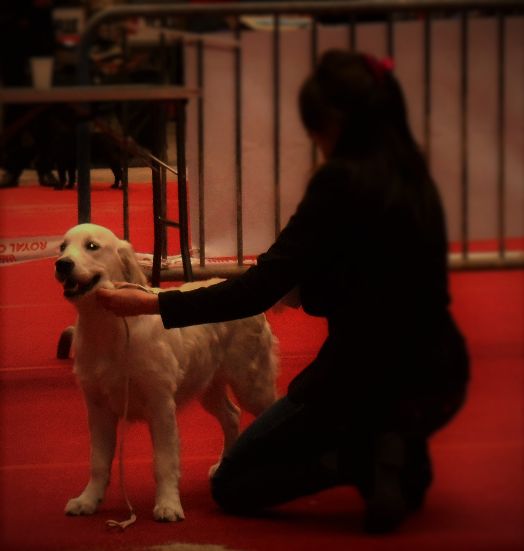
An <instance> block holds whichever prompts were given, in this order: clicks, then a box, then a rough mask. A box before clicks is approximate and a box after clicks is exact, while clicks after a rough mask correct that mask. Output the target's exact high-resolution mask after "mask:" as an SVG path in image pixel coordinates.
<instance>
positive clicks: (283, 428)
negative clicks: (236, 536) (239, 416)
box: [211, 397, 346, 513]
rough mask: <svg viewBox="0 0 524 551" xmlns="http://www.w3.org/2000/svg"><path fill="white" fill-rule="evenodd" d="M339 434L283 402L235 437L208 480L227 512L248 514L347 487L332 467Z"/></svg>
mask: <svg viewBox="0 0 524 551" xmlns="http://www.w3.org/2000/svg"><path fill="white" fill-rule="evenodd" d="M339 440H340V437H339V429H338V428H337V427H326V425H325V423H320V422H319V420H318V419H317V418H316V416H314V415H313V414H312V412H311V411H309V410H308V408H306V407H305V406H304V405H302V404H295V403H293V402H292V401H291V400H289V398H287V397H284V398H281V399H280V400H279V401H277V402H276V403H275V404H274V405H273V406H272V407H270V408H269V409H268V410H267V411H266V412H264V413H263V414H262V415H261V416H259V417H258V418H257V419H255V421H253V423H252V424H251V425H250V426H249V427H248V428H247V429H246V430H245V431H244V432H243V433H242V434H241V435H240V438H239V439H238V441H237V442H236V444H235V446H234V447H233V449H232V450H231V452H230V453H229V454H228V455H227V456H226V457H224V458H223V460H222V462H221V464H220V467H219V468H218V470H217V471H216V473H215V475H214V476H213V478H212V480H211V490H212V494H213V497H214V499H215V501H216V502H217V503H218V504H219V505H220V506H221V507H222V508H223V509H224V510H226V511H229V512H232V513H248V512H252V511H255V510H259V509H263V508H266V507H270V506H272V505H277V504H279V503H284V502H287V501H290V500H291V499H294V498H297V497H301V496H304V495H309V494H313V493H316V492H318V491H320V490H323V489H327V488H330V487H332V486H335V485H338V484H341V483H346V481H345V480H343V478H342V476H341V473H340V472H339V468H338V464H337V447H338V445H339Z"/></svg>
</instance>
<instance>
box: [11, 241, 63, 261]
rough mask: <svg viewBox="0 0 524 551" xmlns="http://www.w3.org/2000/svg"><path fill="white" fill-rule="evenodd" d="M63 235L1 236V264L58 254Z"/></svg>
mask: <svg viewBox="0 0 524 551" xmlns="http://www.w3.org/2000/svg"><path fill="white" fill-rule="evenodd" d="M62 239H63V237H62V236H59V235H52V236H30V237H0V266H8V265H10V264H18V263H20V262H29V261H30V260H40V259H42V258H51V257H53V256H57V254H58V247H59V245H60V243H61V242H62Z"/></svg>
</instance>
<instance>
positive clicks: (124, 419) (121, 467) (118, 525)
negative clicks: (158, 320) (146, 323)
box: [106, 318, 137, 531]
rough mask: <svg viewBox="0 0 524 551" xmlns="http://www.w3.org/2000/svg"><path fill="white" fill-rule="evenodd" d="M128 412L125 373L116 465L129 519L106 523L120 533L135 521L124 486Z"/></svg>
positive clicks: (127, 343) (127, 331)
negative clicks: (120, 431)
mask: <svg viewBox="0 0 524 551" xmlns="http://www.w3.org/2000/svg"><path fill="white" fill-rule="evenodd" d="M123 321H124V325H125V328H126V346H129V338H130V335H129V325H128V324H127V320H126V319H125V318H123ZM128 410H129V373H126V380H125V385H124V412H123V415H122V434H121V435H120V442H119V446H118V448H119V449H118V463H119V465H118V467H119V473H120V491H121V492H122V495H123V496H124V500H125V502H126V505H127V508H128V509H129V518H128V519H127V520H123V521H122V522H119V521H117V520H107V521H106V526H108V527H109V528H118V529H120V530H121V531H124V530H125V529H126V528H127V527H128V526H130V525H131V524H134V523H135V522H136V519H137V516H136V514H135V511H134V509H133V506H132V505H131V502H130V501H129V496H128V495H127V490H126V484H125V469H124V443H125V437H126V434H127V426H128V423H127V415H128Z"/></svg>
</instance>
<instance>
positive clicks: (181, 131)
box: [175, 99, 193, 281]
mask: <svg viewBox="0 0 524 551" xmlns="http://www.w3.org/2000/svg"><path fill="white" fill-rule="evenodd" d="M186 105H187V100H185V99H183V100H179V101H177V102H175V106H176V112H177V115H176V117H177V121H176V122H177V124H176V164H177V172H178V213H179V231H180V249H181V253H182V264H183V267H184V277H185V280H186V281H193V269H192V266H191V254H190V251H189V217H188V214H187V180H186Z"/></svg>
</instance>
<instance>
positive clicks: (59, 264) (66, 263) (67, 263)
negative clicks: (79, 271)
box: [55, 258, 75, 276]
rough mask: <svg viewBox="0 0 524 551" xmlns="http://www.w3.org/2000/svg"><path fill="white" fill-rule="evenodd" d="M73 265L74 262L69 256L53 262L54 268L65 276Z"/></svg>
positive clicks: (71, 269)
mask: <svg viewBox="0 0 524 551" xmlns="http://www.w3.org/2000/svg"><path fill="white" fill-rule="evenodd" d="M74 267H75V263H74V262H73V261H72V260H71V259H70V258H60V259H59V260H57V261H56V262H55V268H56V271H57V273H59V274H60V275H64V276H67V275H69V274H70V273H71V272H72V271H73V268H74Z"/></svg>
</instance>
